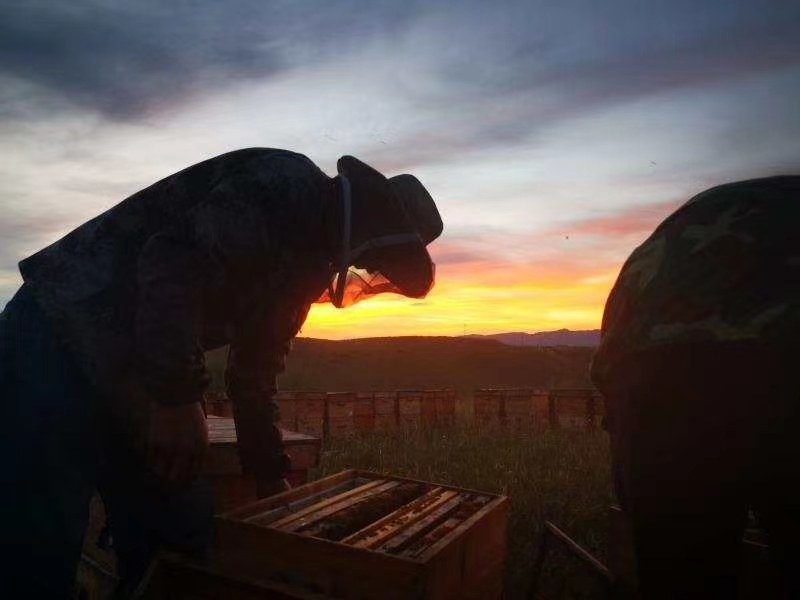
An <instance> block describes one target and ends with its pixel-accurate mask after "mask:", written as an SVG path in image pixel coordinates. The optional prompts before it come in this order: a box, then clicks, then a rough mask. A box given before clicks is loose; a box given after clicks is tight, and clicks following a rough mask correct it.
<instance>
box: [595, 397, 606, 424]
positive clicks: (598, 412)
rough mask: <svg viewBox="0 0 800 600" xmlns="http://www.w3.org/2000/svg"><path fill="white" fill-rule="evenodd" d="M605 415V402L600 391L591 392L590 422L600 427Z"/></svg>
mask: <svg viewBox="0 0 800 600" xmlns="http://www.w3.org/2000/svg"><path fill="white" fill-rule="evenodd" d="M605 417H606V402H605V400H604V399H603V395H602V394H601V393H600V392H593V393H592V422H593V425H594V426H595V427H602V426H603V423H604V422H605Z"/></svg>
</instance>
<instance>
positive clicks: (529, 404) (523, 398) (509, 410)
mask: <svg viewBox="0 0 800 600" xmlns="http://www.w3.org/2000/svg"><path fill="white" fill-rule="evenodd" d="M505 424H506V426H507V427H508V428H509V429H513V430H516V431H530V430H532V429H533V424H534V404H533V393H532V392H531V390H524V389H514V390H508V391H507V392H506V395H505Z"/></svg>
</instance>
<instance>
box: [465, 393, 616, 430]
mask: <svg viewBox="0 0 800 600" xmlns="http://www.w3.org/2000/svg"><path fill="white" fill-rule="evenodd" d="M473 405H474V411H475V412H474V414H475V421H476V422H477V423H479V424H482V425H498V426H505V427H509V428H512V429H519V430H535V429H545V428H548V427H560V428H565V429H592V428H594V427H597V426H599V425H600V424H601V422H602V419H603V415H604V414H605V413H604V404H603V401H602V397H601V396H600V394H599V393H598V392H597V391H595V390H591V389H561V390H532V389H520V388H515V389H480V390H476V391H475V394H474V396H473Z"/></svg>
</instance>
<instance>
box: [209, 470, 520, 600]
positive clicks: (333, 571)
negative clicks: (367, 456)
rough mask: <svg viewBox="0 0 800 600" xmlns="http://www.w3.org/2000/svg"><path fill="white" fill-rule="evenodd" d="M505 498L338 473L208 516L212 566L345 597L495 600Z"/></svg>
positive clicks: (500, 578)
mask: <svg viewBox="0 0 800 600" xmlns="http://www.w3.org/2000/svg"><path fill="white" fill-rule="evenodd" d="M507 518H508V499H507V498H506V497H504V496H495V495H493V494H488V493H484V492H476V491H473V490H464V489H460V488H455V487H451V486H443V485H437V484H432V483H427V482H422V481H416V480H411V479H403V478H399V477H389V476H384V475H379V474H376V473H369V472H364V471H355V470H352V471H345V472H343V473H339V474H337V475H333V476H331V477H328V478H326V479H322V480H319V481H315V482H313V483H310V484H308V485H305V486H302V487H300V488H296V489H293V490H289V491H288V492H285V493H283V494H279V495H277V496H274V497H272V498H266V499H264V500H261V501H259V502H256V503H253V504H252V505H250V506H247V507H243V508H241V509H238V510H234V511H231V512H229V513H226V514H224V515H221V516H219V517H217V519H216V522H217V536H216V539H217V551H216V554H215V562H216V564H217V565H218V566H219V568H220V570H222V571H224V572H226V573H229V574H231V575H235V576H236V577H241V578H248V577H250V578H252V577H253V576H257V577H259V578H261V579H267V580H275V581H291V582H292V583H293V585H295V586H297V587H302V588H303V589H305V590H307V591H309V592H313V593H318V594H320V595H321V596H324V597H336V598H345V599H355V598H359V599H365V598H386V599H389V600H391V599H397V600H400V599H404V600H405V599H409V598H411V599H414V598H418V599H423V598H424V599H437V600H438V599H443V598H454V599H455V598H464V599H476V600H477V599H479V598H480V599H484V598H485V599H492V598H495V599H498V598H500V597H501V596H502V588H503V566H504V563H505V558H506V524H507Z"/></svg>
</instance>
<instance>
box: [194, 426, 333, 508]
mask: <svg viewBox="0 0 800 600" xmlns="http://www.w3.org/2000/svg"><path fill="white" fill-rule="evenodd" d="M206 423H207V426H208V439H209V444H210V445H209V449H208V451H207V452H206V456H205V462H204V465H203V473H204V474H205V475H206V476H207V477H208V479H209V480H210V481H211V484H212V487H213V490H214V496H215V499H216V503H217V507H218V508H219V507H221V508H223V509H230V508H231V507H233V506H241V505H242V504H244V503H246V502H251V501H253V500H255V499H256V497H257V496H256V483H255V479H253V478H252V477H250V476H246V475H244V474H243V473H242V470H241V463H240V459H239V451H238V447H237V436H236V427H235V425H234V422H233V419H232V418H229V417H215V416H210V417H209V418H208V419H207V421H206ZM281 433H282V435H283V444H284V447H285V450H286V454H288V455H289V458H290V459H291V464H292V467H291V471H290V472H289V473H288V474H287V479H289V481H290V482H291V483H292V485H301V484H303V483H305V482H306V475H307V472H308V469H310V468H312V467H315V466H316V465H317V463H318V461H319V452H320V444H321V440H320V438H319V437H316V436H312V435H306V434H302V433H297V432H295V431H288V430H285V429H284V430H282V431H281Z"/></svg>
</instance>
